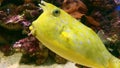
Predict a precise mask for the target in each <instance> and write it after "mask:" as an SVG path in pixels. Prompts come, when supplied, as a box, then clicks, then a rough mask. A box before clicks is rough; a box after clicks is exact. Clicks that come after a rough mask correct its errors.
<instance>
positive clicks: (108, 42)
mask: <svg viewBox="0 0 120 68" xmlns="http://www.w3.org/2000/svg"><path fill="white" fill-rule="evenodd" d="M44 1H46V2H49V3H52V4H53V5H56V6H57V7H59V8H61V9H63V10H65V11H66V12H67V13H69V14H70V15H71V16H73V17H74V18H76V19H77V20H79V21H81V22H82V23H83V24H85V25H87V26H88V27H90V28H92V29H93V30H94V31H95V32H96V33H97V34H98V35H99V37H100V38H101V39H102V41H103V42H104V44H105V46H106V48H107V49H108V50H109V52H111V54H113V55H114V56H116V57H118V58H120V1H119V0H44ZM39 3H41V0H0V68H13V67H12V66H14V68H27V67H29V68H30V67H31V68H35V67H36V68H63V67H64V68H70V67H71V68H76V67H79V68H87V67H85V66H81V65H79V64H75V63H72V62H68V60H66V59H64V58H62V57H60V56H59V55H57V54H55V53H54V52H52V51H50V50H49V49H47V48H46V47H44V45H43V44H42V43H40V42H39V41H38V40H37V39H36V38H35V37H34V36H32V35H30V30H29V29H28V28H29V26H30V25H31V23H32V22H33V21H34V20H36V19H37V18H38V16H39V15H40V14H41V13H42V12H43V10H42V9H41V8H40V7H39V5H38V4H39Z"/></svg>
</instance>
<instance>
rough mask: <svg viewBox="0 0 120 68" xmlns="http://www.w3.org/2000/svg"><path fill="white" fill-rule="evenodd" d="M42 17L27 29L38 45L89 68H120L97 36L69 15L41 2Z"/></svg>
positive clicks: (116, 59)
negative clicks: (39, 42) (39, 43)
mask: <svg viewBox="0 0 120 68" xmlns="http://www.w3.org/2000/svg"><path fill="white" fill-rule="evenodd" d="M40 7H41V8H42V9H43V11H44V12H43V13H42V14H41V15H40V16H39V17H38V19H37V20H35V21H33V22H32V25H31V26H30V27H29V29H30V30H31V34H33V35H34V36H35V37H36V38H37V39H38V40H39V41H41V42H42V43H43V44H44V45H45V46H46V47H47V48H49V49H50V50H52V51H53V52H55V53H56V54H58V55H60V56H61V57H63V58H65V59H67V60H69V61H72V62H75V63H78V64H81V65H84V66H88V67H91V68H120V60H119V59H118V58H116V57H114V56H113V55H112V54H111V53H109V52H108V50H107V49H106V47H105V45H104V44H103V42H102V41H101V39H100V38H99V37H98V35H97V34H96V33H95V32H94V31H93V30H92V29H91V28H89V27H87V26H86V25H84V24H82V23H81V22H79V21H78V20H76V19H75V18H73V17H72V16H70V15H69V14H68V13H66V12H65V11H63V10H62V9H60V8H57V7H56V6H54V5H52V4H50V3H46V2H44V1H42V4H40Z"/></svg>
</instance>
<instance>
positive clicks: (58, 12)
mask: <svg viewBox="0 0 120 68" xmlns="http://www.w3.org/2000/svg"><path fill="white" fill-rule="evenodd" d="M53 15H54V16H56V17H57V16H59V15H60V10H59V9H56V10H54V11H53Z"/></svg>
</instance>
